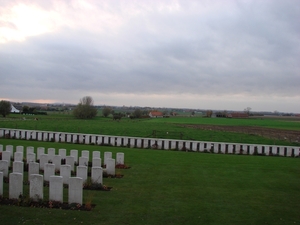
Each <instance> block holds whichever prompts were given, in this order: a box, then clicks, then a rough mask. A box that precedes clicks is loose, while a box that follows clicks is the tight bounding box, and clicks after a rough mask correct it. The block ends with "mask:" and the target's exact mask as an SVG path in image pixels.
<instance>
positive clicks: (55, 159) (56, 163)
mask: <svg viewBox="0 0 300 225" xmlns="http://www.w3.org/2000/svg"><path fill="white" fill-rule="evenodd" d="M53 164H54V167H55V170H56V171H59V170H60V167H61V156H60V155H55V156H54V157H53Z"/></svg>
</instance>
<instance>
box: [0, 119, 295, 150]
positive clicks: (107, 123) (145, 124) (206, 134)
mask: <svg viewBox="0 0 300 225" xmlns="http://www.w3.org/2000/svg"><path fill="white" fill-rule="evenodd" d="M21 118H22V116H21V115H10V116H9V117H8V118H7V119H1V121H0V127H1V128H14V129H28V130H45V131H60V132H72V133H89V134H102V135H117V136H130V137H153V138H165V139H184V140H198V141H213V142H231V143H249V144H268V145H299V143H298V144H297V143H290V142H288V141H285V140H277V139H268V138H265V137H262V136H259V135H253V134H245V133H233V132H223V131H213V130H202V129H194V128H187V127H182V126H181V125H182V124H210V125H233V126H258V127H268V128H277V129H289V130H299V132H300V122H299V121H291V120H282V119H227V118H202V117H171V118H155V119H135V120H131V119H128V118H123V119H121V121H119V122H118V121H114V120H112V119H111V118H104V117H99V116H98V117H96V118H94V119H92V120H78V119H74V118H73V117H72V116H71V115H67V114H50V115H48V116H38V118H39V120H38V121H36V120H34V116H26V120H22V119H21ZM167 133H168V135H167Z"/></svg>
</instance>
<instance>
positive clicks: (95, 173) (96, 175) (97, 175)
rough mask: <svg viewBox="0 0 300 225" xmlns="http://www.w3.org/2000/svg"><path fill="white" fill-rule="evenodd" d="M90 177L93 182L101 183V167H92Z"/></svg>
mask: <svg viewBox="0 0 300 225" xmlns="http://www.w3.org/2000/svg"><path fill="white" fill-rule="evenodd" d="M91 178H92V182H93V183H96V184H103V170H102V167H92V174H91Z"/></svg>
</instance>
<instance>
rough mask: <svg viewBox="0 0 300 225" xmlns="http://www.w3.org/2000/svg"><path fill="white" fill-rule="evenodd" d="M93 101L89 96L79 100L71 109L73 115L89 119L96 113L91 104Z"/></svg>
mask: <svg viewBox="0 0 300 225" xmlns="http://www.w3.org/2000/svg"><path fill="white" fill-rule="evenodd" d="M93 104H94V101H93V98H92V97H90V96H85V97H83V98H82V99H80V100H79V103H78V105H77V106H76V107H75V109H74V110H73V115H74V116H75V117H76V118H78V119H91V118H94V117H95V116H96V115H97V109H96V108H95V107H94V106H93Z"/></svg>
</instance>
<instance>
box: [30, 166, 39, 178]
mask: <svg viewBox="0 0 300 225" xmlns="http://www.w3.org/2000/svg"><path fill="white" fill-rule="evenodd" d="M39 172H40V167H39V164H38V163H36V162H30V163H29V164H28V180H29V179H30V176H31V175H33V174H39Z"/></svg>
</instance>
